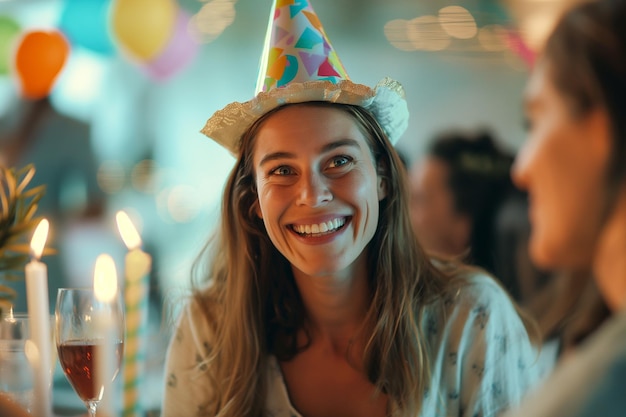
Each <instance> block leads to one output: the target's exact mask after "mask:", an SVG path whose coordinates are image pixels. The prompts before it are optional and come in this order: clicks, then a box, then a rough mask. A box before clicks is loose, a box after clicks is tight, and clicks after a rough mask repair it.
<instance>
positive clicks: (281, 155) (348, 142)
mask: <svg viewBox="0 0 626 417" xmlns="http://www.w3.org/2000/svg"><path fill="white" fill-rule="evenodd" d="M342 146H352V147H355V148H360V147H359V143H358V142H357V141H356V140H354V139H340V140H337V141H335V142H330V143H327V144H326V145H324V146H322V149H321V150H320V151H321V152H322V153H323V152H329V151H332V150H333V149H337V148H340V147H342ZM294 158H296V155H295V154H294V153H291V152H272V153H269V154H267V155H265V156H264V157H263V158H262V159H261V161H260V162H259V166H263V165H265V164H266V163H268V162H271V161H275V160H277V159H294Z"/></svg>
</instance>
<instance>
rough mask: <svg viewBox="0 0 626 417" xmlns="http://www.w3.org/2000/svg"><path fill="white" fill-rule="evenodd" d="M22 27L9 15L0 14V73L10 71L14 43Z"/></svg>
mask: <svg viewBox="0 0 626 417" xmlns="http://www.w3.org/2000/svg"><path fill="white" fill-rule="evenodd" d="M21 31H22V28H21V27H20V25H19V24H18V23H17V22H16V21H15V20H14V19H13V18H11V17H9V16H2V15H0V74H2V75H6V74H8V73H9V72H11V66H12V63H13V55H14V50H13V48H14V44H15V40H16V39H17V37H18V36H19V34H20V32H21Z"/></svg>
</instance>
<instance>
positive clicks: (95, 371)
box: [55, 288, 124, 417]
mask: <svg viewBox="0 0 626 417" xmlns="http://www.w3.org/2000/svg"><path fill="white" fill-rule="evenodd" d="M55 316H56V345H57V350H58V357H59V362H60V363H61V368H63V372H64V373H65V376H66V377H67V379H68V381H69V382H70V384H71V385H72V387H73V388H74V391H76V394H78V396H79V397H80V398H81V400H83V402H84V403H85V405H86V406H87V410H88V412H89V416H90V417H95V415H96V408H97V406H98V404H99V402H100V401H101V400H102V397H103V396H104V395H109V396H110V395H111V393H110V392H104V389H105V386H110V382H112V381H113V380H114V379H115V377H116V376H117V374H118V373H119V369H120V365H121V362H122V354H123V350H124V310H123V308H122V300H121V296H120V295H119V293H118V294H117V295H116V297H115V298H114V299H113V301H111V302H103V301H100V300H98V298H97V297H96V295H95V292H94V290H93V289H91V288H60V289H59V291H58V294H57V302H56V309H55ZM103 317H106V320H107V321H108V324H109V327H108V329H109V331H108V332H105V334H103V327H102V324H103ZM107 336H108V337H107ZM107 348H108V349H110V350H108V352H111V351H113V352H114V355H113V356H114V358H113V363H110V364H108V365H109V366H112V367H113V369H110V370H108V374H109V376H111V380H110V381H104V379H103V376H102V375H99V372H100V369H99V366H98V360H101V359H102V358H101V357H99V355H103V354H106V352H107V351H106V350H104V349H107ZM104 382H109V384H108V385H106V384H104Z"/></svg>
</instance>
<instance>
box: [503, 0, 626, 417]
mask: <svg viewBox="0 0 626 417" xmlns="http://www.w3.org/2000/svg"><path fill="white" fill-rule="evenodd" d="M624 21H626V1H624V0H601V1H592V2H589V1H586V2H583V3H580V4H577V5H575V6H574V7H572V8H570V9H569V10H567V11H566V12H565V13H564V15H563V16H562V17H561V18H560V19H559V21H558V23H557V24H556V26H555V28H554V30H553V31H552V33H551V34H550V36H549V37H548V39H547V42H546V44H545V47H544V49H543V51H542V53H541V55H540V57H539V59H538V61H537V64H536V67H535V68H534V69H533V71H532V74H531V77H530V80H529V82H528V85H527V88H526V93H525V109H526V114H527V117H528V121H529V137H528V140H527V142H526V143H525V144H524V146H523V148H522V150H521V152H520V153H519V155H518V157H517V160H516V161H515V165H514V167H513V178H514V181H515V183H516V184H517V185H518V186H520V187H521V188H524V189H526V190H528V192H529V195H530V201H531V207H530V218H531V223H532V234H531V237H530V254H531V257H532V259H533V261H534V262H536V263H537V264H538V265H540V266H542V267H544V268H553V269H563V270H569V271H581V270H589V271H590V272H591V274H592V275H593V277H594V279H595V280H596V282H597V284H598V288H599V290H600V293H601V294H602V295H603V297H604V299H605V300H606V303H607V305H608V306H609V307H610V308H611V310H612V312H613V314H612V316H611V317H610V318H609V319H607V320H606V321H605V323H604V324H603V325H602V326H601V327H600V328H599V329H597V330H596V331H594V332H593V333H592V334H591V335H590V336H589V337H588V338H587V340H586V341H584V342H583V343H582V344H581V346H580V347H578V348H576V349H575V350H574V351H573V352H571V353H570V354H568V355H567V357H566V358H565V359H564V360H562V361H561V362H560V363H559V364H558V366H557V368H556V370H555V371H554V373H553V374H552V375H551V376H550V378H549V379H548V380H547V381H546V382H545V384H543V385H542V386H541V387H540V388H538V389H537V390H536V391H534V392H533V393H532V394H531V395H529V397H528V398H527V400H526V401H525V402H524V404H523V405H522V407H521V408H520V409H519V410H517V411H516V412H513V413H511V414H509V415H508V416H509V417H512V416H516V417H517V416H519V417H521V416H524V417H543V416H546V417H547V416H550V417H560V416H568V417H586V416H603V417H617V416H620V417H622V416H624V413H625V412H626V411H625V410H626V395H624V393H625V392H626V391H625V385H624V381H626V337H625V336H626V256H624V253H625V252H626V164H625V163H624V161H626V26H625V25H624Z"/></svg>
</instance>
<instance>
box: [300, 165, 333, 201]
mask: <svg viewBox="0 0 626 417" xmlns="http://www.w3.org/2000/svg"><path fill="white" fill-rule="evenodd" d="M332 199H333V196H332V193H331V191H330V188H329V186H328V184H327V181H326V178H324V177H323V176H322V175H320V174H318V173H309V174H308V175H304V176H302V178H301V180H300V182H299V189H298V199H297V204H298V205H306V206H310V207H318V206H320V205H323V204H325V203H327V202H329V201H331V200H332Z"/></svg>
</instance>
